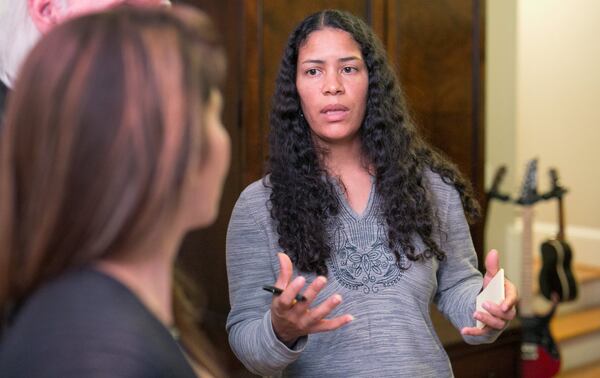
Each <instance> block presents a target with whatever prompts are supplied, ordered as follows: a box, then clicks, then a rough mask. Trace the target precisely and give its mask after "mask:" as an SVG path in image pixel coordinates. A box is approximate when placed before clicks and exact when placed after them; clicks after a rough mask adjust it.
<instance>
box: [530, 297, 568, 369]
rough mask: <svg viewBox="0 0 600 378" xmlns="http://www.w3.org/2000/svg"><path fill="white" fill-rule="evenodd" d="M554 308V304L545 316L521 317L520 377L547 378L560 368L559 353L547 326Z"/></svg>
mask: <svg viewBox="0 0 600 378" xmlns="http://www.w3.org/2000/svg"><path fill="white" fill-rule="evenodd" d="M555 309H556V305H555V306H553V308H552V311H551V312H550V313H549V314H547V315H546V316H530V317H521V324H522V325H523V342H522V344H521V375H522V378H549V377H553V376H555V375H556V374H557V373H558V371H559V370H560V354H559V351H558V347H557V346H556V343H555V342H554V339H553V338H552V335H551V334H550V328H549V323H550V319H551V318H552V316H553V315H554V311H555Z"/></svg>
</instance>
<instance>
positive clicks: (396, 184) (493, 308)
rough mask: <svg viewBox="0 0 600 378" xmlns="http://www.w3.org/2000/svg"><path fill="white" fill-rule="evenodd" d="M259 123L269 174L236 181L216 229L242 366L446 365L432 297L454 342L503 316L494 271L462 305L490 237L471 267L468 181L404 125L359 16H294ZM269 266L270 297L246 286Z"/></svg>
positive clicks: (255, 283) (447, 371)
mask: <svg viewBox="0 0 600 378" xmlns="http://www.w3.org/2000/svg"><path fill="white" fill-rule="evenodd" d="M270 126H271V131H270V155H269V172H268V175H266V176H265V177H264V178H263V180H261V181H258V182H255V183H253V184H251V185H250V186H249V187H248V188H246V190H244V192H243V193H242V194H241V196H240V198H239V200H238V202H237V204H236V206H235V209H234V211H233V214H232V217H231V221H230V225H229V230H228V237H227V267H228V275H229V288H230V301H231V306H232V309H231V312H230V314H229V318H228V322H227V329H228V332H229V339H230V343H231V346H232V348H233V350H234V351H235V353H236V355H237V356H238V358H239V359H240V360H241V361H242V362H243V363H244V364H245V365H246V367H247V368H248V369H250V370H251V371H252V372H254V373H258V374H261V375H278V374H281V375H284V376H344V377H347V376H407V377H408V376H411V377H442V376H451V375H452V370H451V367H450V364H449V360H448V357H447V355H446V353H445V351H444V349H443V347H442V345H441V344H440V341H439V339H438V338H437V337H436V335H435V331H434V328H433V325H432V322H431V318H430V314H429V306H430V304H431V303H435V304H436V305H437V307H438V308H439V309H440V310H441V311H442V313H443V314H445V316H447V317H448V318H449V319H450V320H451V321H452V322H453V323H454V325H455V326H456V327H457V328H459V329H461V332H462V334H463V336H464V339H465V340H466V341H467V342H469V343H483V342H492V341H493V340H495V339H496V338H497V336H498V335H499V334H500V332H501V330H502V329H504V328H505V327H506V325H507V324H508V321H510V320H511V319H512V318H513V317H514V316H515V310H514V304H515V302H516V290H515V288H514V286H513V285H512V284H511V283H510V282H508V281H507V284H506V300H505V301H504V302H503V303H502V304H500V305H497V304H493V303H491V304H489V306H488V307H486V309H487V311H488V312H475V299H476V296H477V294H478V293H479V292H480V291H481V290H482V288H483V287H485V286H486V285H487V283H488V282H489V281H490V280H491V278H492V277H493V276H494V275H495V274H496V272H497V270H498V255H497V252H495V251H494V252H492V253H490V254H488V258H487V259H486V268H487V270H488V271H487V273H486V277H485V278H484V277H482V275H481V274H480V273H479V271H478V270H477V268H476V266H477V263H476V254H475V251H474V248H473V244H472V241H471V237H470V234H469V227H468V224H467V219H475V218H476V217H477V215H478V206H477V203H476V201H475V199H474V198H473V195H472V193H471V190H470V187H469V184H468V183H467V182H465V180H464V179H463V178H462V177H461V176H460V174H459V173H458V171H457V169H456V168H455V167H454V166H453V165H451V164H450V163H448V162H447V161H446V160H445V159H444V158H443V157H441V156H440V155H439V154H438V153H436V152H435V151H434V150H433V149H432V147H430V146H429V145H428V144H427V143H426V142H425V141H424V140H423V139H422V138H421V137H420V136H419V135H418V134H417V132H416V129H415V127H414V125H413V123H412V121H411V120H410V118H409V116H408V113H407V110H406V105H405V103H404V100H403V98H402V93H401V88H400V85H399V83H398V80H397V78H396V76H395V74H394V72H393V70H392V68H391V66H390V64H389V63H388V61H387V59H386V53H385V51H384V49H383V47H382V45H381V43H380V42H379V41H378V39H377V38H376V36H375V35H374V33H373V31H372V30H371V29H370V28H369V27H368V26H367V25H366V24H365V23H364V22H362V21H361V20H360V19H359V18H357V17H355V16H353V15H351V14H348V13H345V12H341V11H336V10H326V11H322V12H320V13H317V14H314V15H311V16H309V17H308V18H306V19H305V20H304V21H302V23H300V25H299V26H298V27H297V28H296V29H295V30H294V31H293V32H292V34H291V36H290V38H289V40H288V44H287V47H286V49H285V52H284V56H283V59H282V62H281V67H280V71H279V76H278V78H277V83H276V89H275V94H274V96H273V105H272V110H271V116H270ZM282 250H283V253H278V252H279V251H282ZM294 275H296V278H294V279H292V277H293V276H294ZM273 281H275V287H276V288H278V289H281V290H280V291H279V293H277V294H278V295H276V296H273V297H271V296H269V295H268V294H266V293H265V292H262V291H261V290H260V285H261V284H268V283H272V282H273ZM305 285H307V288H306V289H305V290H304V291H303V292H302V294H301V293H300V292H301V291H302V289H303V287H304V286H305ZM261 293H262V294H261ZM342 298H343V302H342ZM474 313H475V315H474ZM475 319H477V320H480V321H481V322H483V323H484V324H485V327H484V328H482V329H481V328H477V327H475V325H474V323H475Z"/></svg>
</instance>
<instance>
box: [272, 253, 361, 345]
mask: <svg viewBox="0 0 600 378" xmlns="http://www.w3.org/2000/svg"><path fill="white" fill-rule="evenodd" d="M278 257H279V265H280V267H281V271H280V273H279V277H277V282H276V283H275V286H276V287H278V288H281V289H283V293H281V295H279V296H274V297H273V301H272V302H271V322H272V323H273V329H274V331H275V334H276V335H277V337H278V338H279V340H281V341H282V342H283V343H284V344H286V345H288V346H291V345H293V344H294V343H295V342H296V340H297V339H298V338H299V337H302V336H306V335H309V334H311V333H317V332H325V331H331V330H334V329H337V328H339V327H341V326H343V325H345V324H348V323H350V322H351V321H352V320H354V317H353V316H352V315H350V314H345V315H342V316H338V317H336V318H332V319H325V317H326V316H327V315H329V313H330V312H331V311H332V310H333V309H334V308H336V307H337V306H338V305H339V304H340V303H341V302H342V297H341V296H340V295H339V294H334V295H332V296H330V297H329V298H327V299H326V300H325V301H324V302H323V303H321V304H320V305H319V306H316V307H314V308H310V305H311V304H312V302H313V301H314V300H315V298H316V297H317V295H318V294H319V292H320V291H321V290H322V289H323V287H325V284H326V283H327V279H326V278H325V277H323V276H319V277H317V278H316V279H315V280H314V281H313V282H312V283H311V284H310V285H309V286H308V288H307V289H306V290H305V291H304V293H303V295H304V297H305V298H306V301H302V302H296V300H295V299H294V298H295V297H296V294H298V293H300V290H302V288H303V287H304V284H305V283H306V280H305V279H304V277H302V276H298V277H296V278H295V279H294V280H293V281H291V282H290V280H291V279H292V274H293V271H294V270H293V266H292V261H291V260H290V258H289V257H288V255H286V254H285V253H278Z"/></svg>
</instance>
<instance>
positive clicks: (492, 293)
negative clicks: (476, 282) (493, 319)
mask: <svg viewBox="0 0 600 378" xmlns="http://www.w3.org/2000/svg"><path fill="white" fill-rule="evenodd" d="M502 301H504V269H500V270H499V271H498V273H496V275H495V276H494V278H492V280H491V281H490V283H489V284H488V285H487V287H486V288H485V289H483V291H482V292H481V293H479V295H478V296H477V300H476V310H477V311H481V312H485V313H488V312H487V311H486V310H485V309H484V308H483V306H482V305H483V304H484V303H485V302H494V303H496V304H500V303H502ZM484 326H485V324H483V323H482V322H480V321H479V320H478V321H477V325H476V327H477V328H483V327H484Z"/></svg>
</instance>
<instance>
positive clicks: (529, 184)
mask: <svg viewBox="0 0 600 378" xmlns="http://www.w3.org/2000/svg"><path fill="white" fill-rule="evenodd" d="M541 199H542V197H541V196H540V195H539V194H538V192H537V159H531V160H530V161H529V162H528V163H527V169H526V170H525V177H524V178H523V184H522V185H521V195H520V196H519V198H518V199H517V200H516V203H518V204H519V205H525V206H529V205H533V204H534V203H536V202H538V201H539V200H541Z"/></svg>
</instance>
